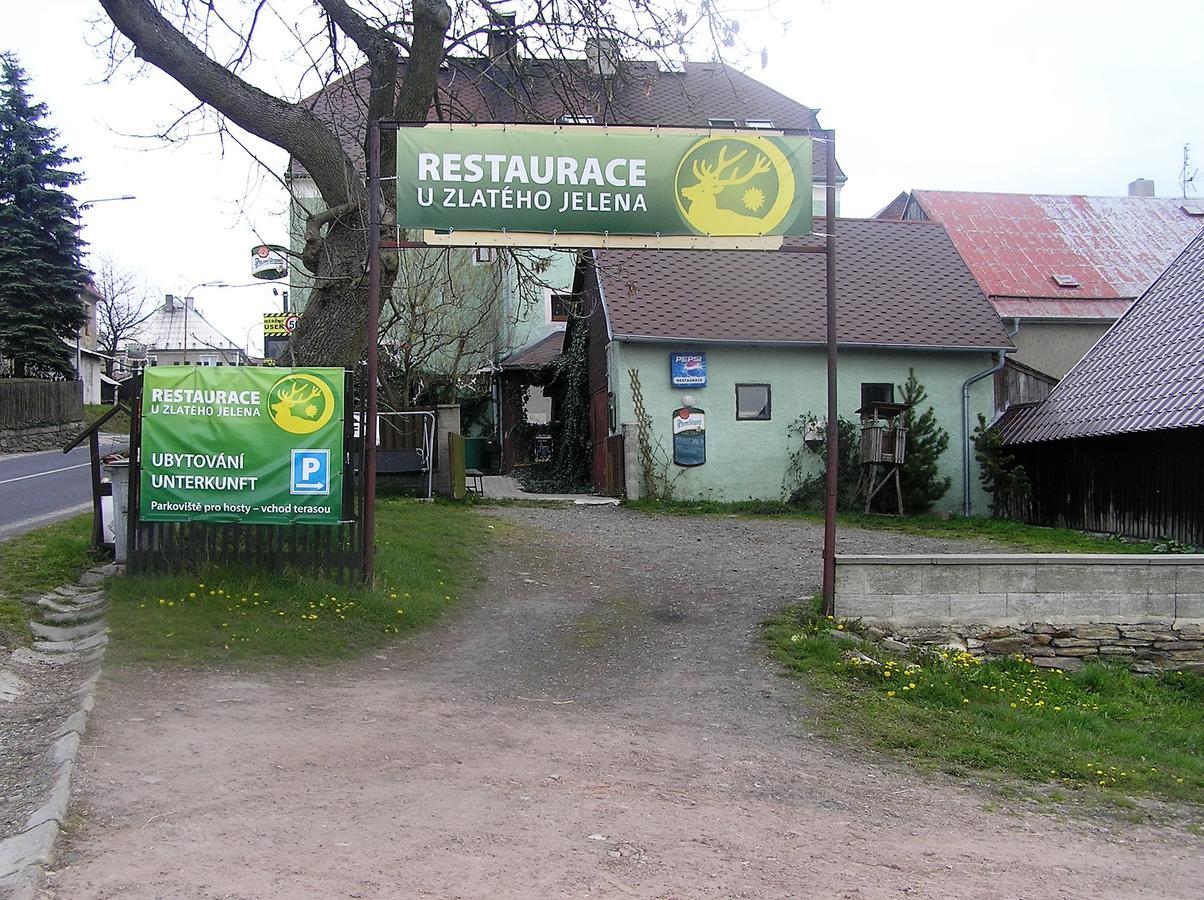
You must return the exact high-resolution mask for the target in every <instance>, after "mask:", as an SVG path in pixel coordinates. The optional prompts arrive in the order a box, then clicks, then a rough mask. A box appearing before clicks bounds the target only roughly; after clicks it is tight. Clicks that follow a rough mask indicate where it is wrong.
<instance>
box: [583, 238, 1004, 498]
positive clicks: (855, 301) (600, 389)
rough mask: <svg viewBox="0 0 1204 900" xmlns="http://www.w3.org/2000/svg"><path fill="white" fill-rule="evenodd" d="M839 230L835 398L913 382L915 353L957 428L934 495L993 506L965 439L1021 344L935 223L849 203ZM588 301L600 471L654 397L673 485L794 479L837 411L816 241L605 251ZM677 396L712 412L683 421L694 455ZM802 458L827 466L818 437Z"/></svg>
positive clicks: (920, 373) (711, 488)
mask: <svg viewBox="0 0 1204 900" xmlns="http://www.w3.org/2000/svg"><path fill="white" fill-rule="evenodd" d="M838 235H839V239H838V247H839V256H838V261H837V297H838V301H837V302H838V321H837V331H838V342H839V356H838V360H839V375H838V382H837V393H838V405H839V411H840V416H841V417H842V418H846V419H850V420H853V421H857V420H858V418H859V415H858V411H859V410H860V409H862V408H863V407H864V406H865V405H866V403H867V402H868V400H884V401H897V400H899V399H901V398H900V390H901V386H902V385H903V383H904V382H905V381H906V380H907V378H908V375H909V373H910V372H913V371H914V373H915V375H916V377H917V378H918V379H919V380H920V382H922V383H923V385H924V386H925V388H926V390H927V393H928V400H927V401H926V404H931V406H932V407H933V410H934V412H935V414H936V417H937V420H938V423H939V424H940V426H941V427H942V428H944V429H945V431H946V432H947V433H948V434H949V437H950V441H949V448H948V450H947V451H946V453H945V454H944V456H943V457H942V459H941V460H940V468H941V472H942V474H943V475H945V476H947V477H948V478H949V479H950V481H951V487H950V490H949V491H948V493H947V494H946V495H945V497H944V498H943V499H942V500H941V501H940V502H939V503H938V505H937V507H936V508H937V509H938V510H944V511H955V510H956V511H961V510H963V509H964V508H965V507H966V506H967V505H968V507H969V510H970V511H971V512H974V513H985V512H986V511H987V502H986V501H987V498H986V497H985V495H984V494H983V492H982V490H981V487H980V486H979V481H978V476H977V470H976V468H974V466H975V464H974V463H973V462H972V461H971V462H970V466H971V468H969V469H968V468H967V466H966V457H967V454H966V453H965V452H964V449H965V448H966V446H967V440H968V437H969V431H970V430H971V429H972V428H973V426H974V424H976V423H977V416H978V414H979V413H982V414H983V415H986V416H988V417H989V416H990V413H991V411H992V409H993V405H994V402H993V396H992V387H991V382H990V379H989V378H987V377H986V375H987V374H989V373H990V371H991V369H992V368H993V367H994V366H996V365H997V364H999V363H1001V362H1002V360H1003V357H1004V354H1005V353H1006V352H1008V351H1010V350H1011V349H1012V344H1011V341H1010V340H1009V338H1008V335H1007V333H1006V331H1005V330H1004V328H1003V326H1002V324H1001V322H1000V320H999V318H998V316H997V315H996V314H995V312H994V310H993V309H992V307H991V305H990V303H989V302H988V301H987V298H986V297H985V296H984V295H983V293H982V291H981V290H980V289H979V288H978V285H977V284H976V283H975V281H974V279H973V277H972V276H971V275H970V272H969V270H968V269H967V268H966V266H965V264H964V263H963V262H962V260H961V258H960V257H959V256H958V254H957V251H956V250H955V249H954V247H953V244H952V242H951V241H950V239H949V236H948V235H947V234H946V232H945V230H944V228H942V227H941V226H940V225H937V224H935V223H923V222H887V221H874V220H841V221H840V224H839V228H838ZM808 240H811V239H808ZM581 302H582V304H583V307H584V308H585V309H586V310H587V311H588V315H589V324H588V355H589V360H590V395H591V402H590V409H591V416H590V421H591V430H592V432H593V435H592V436H593V440H594V446H595V460H594V479H595V483H596V486H598V487H599V488H600V487H601V485H602V484H603V483H605V482H606V480H607V472H606V471H605V466H606V465H607V462H606V459H605V457H604V455H603V454H604V450H603V449H602V448H603V445H604V443H605V439H606V438H607V437H609V436H610V435H613V434H618V433H620V432H621V431H623V426H624V425H627V426H637V427H638V423H639V412H638V409H639V407H642V408H643V410H644V413H645V415H646V416H647V417H648V420H649V421H650V423H651V434H652V441H653V444H654V446H655V447H656V452H657V456H658V460H659V462H658V466H659V467H660V469H661V472H660V473H659V476H658V477H663V478H664V480H665V483H666V484H667V485H668V487H669V488H670V489H671V491H672V494H673V496H674V497H676V498H680V499H714V500H725V501H730V500H746V499H750V498H753V499H779V498H781V497H783V495H784V494H786V493H789V489H790V486H791V485H790V483H789V475H790V473H789V472H788V467H789V463H790V456H791V454H792V453H794V452H795V451H797V450H799V449H800V447H801V443H802V440H803V434H802V428H801V425H802V423H803V422H804V421H805V420H806V419H807V418H808V417H813V418H815V419H818V420H820V421H823V419H824V417H825V415H826V402H827V401H826V392H827V380H826V371H825V365H826V356H825V346H824V345H825V328H826V326H825V322H826V316H825V275H824V259H823V257H822V255H817V254H804V253H750V252H743V253H741V252H730V251H701V252H700V251H651V252H648V251H644V252H641V251H616V250H606V251H596V252H595V253H594V254H593V265H592V266H591V267H590V268H588V269H587V272H586V278H585V282H584V288H583V291H582V299H581ZM683 360H684V361H683ZM976 377H977V380H975V379H976ZM637 382H638V393H639V395H640V396H639V397H638V398H637V396H636V394H637V386H636V385H637ZM967 398H968V404H967V403H966V400H967ZM683 409H686V410H688V411H689V412H688V413H687V416H691V415H694V414H695V413H700V414H701V416H702V418H701V420H698V419H695V420H694V425H693V426H692V427H691V428H690V429H689V430H691V431H693V432H694V434H693V438H694V439H693V441H692V444H693V450H692V452H693V454H694V455H692V456H690V455H688V454H687V456H686V458H684V459H681V458H677V457H678V456H679V454H677V453H676V452H675V435H676V434H677V433H679V432H680V431H681V430H683V429H682V427H681V423H678V424H677V425H675V421H676V419H681V418H683V414H682V410H683ZM967 413H968V422H967V415H966V414H967ZM699 424H701V426H702V427H701V440H698V438H699V437H700V435H699V434H698V428H697V425H699ZM967 424H968V425H969V427H967ZM627 433H628V437H627V439H628V440H630V435H631V430H630V428H629V429H628V430H627ZM970 459H971V460H972V459H973V457H972V456H971V457H970ZM806 460H807V461H806V465H805V467H804V472H803V474H814V473H817V472H818V471H819V469H820V457H819V455H818V454H814V453H813V454H810V455H808V456H806ZM967 475H968V476H969V478H968V479H967V477H966V476H967ZM610 480H611V481H613V478H611V479H610ZM628 487H629V490H630V487H631V486H630V485H629V486H628ZM967 487H968V493H967V491H966V488H967Z"/></svg>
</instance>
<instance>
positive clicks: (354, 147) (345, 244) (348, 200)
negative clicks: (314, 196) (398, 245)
mask: <svg viewBox="0 0 1204 900" xmlns="http://www.w3.org/2000/svg"><path fill="white" fill-rule="evenodd" d="M99 3H100V5H101V7H102V8H103V9H104V12H105V13H106V14H107V17H108V22H110V23H111V24H112V26H115V28H116V31H115V32H112V33H111V34H110V35H109V38H108V41H107V44H106V48H107V53H108V57H109V60H110V63H111V66H112V68H113V69H116V68H117V67H118V66H121V65H123V64H127V63H132V62H133V58H135V57H136V58H138V59H141V60H144V61H145V62H147V63H149V64H151V65H153V66H155V67H156V68H158V69H161V70H162V71H164V72H165V73H167V74H168V75H169V76H170V77H171V78H173V79H174V80H175V81H177V82H179V83H180V84H181V85H183V86H184V87H185V88H186V89H187V90H188V91H189V92H190V93H191V94H192V95H193V96H194V97H195V98H196V99H197V101H198V103H197V106H196V107H194V109H193V110H192V111H190V113H199V114H201V115H204V114H206V113H208V114H209V115H210V116H211V121H212V123H213V125H214V127H215V128H216V129H217V130H218V131H219V133H221V134H222V135H224V136H228V137H229V138H230V139H231V140H233V141H234V142H235V143H237V144H239V145H240V146H245V143H244V142H243V140H242V138H241V137H240V132H245V133H249V134H251V135H254V136H256V137H258V138H261V139H263V140H265V141H267V142H269V143H271V144H274V145H275V146H277V147H280V148H283V149H284V150H286V151H288V153H289V154H290V155H291V156H292V158H293V160H294V162H295V163H296V164H297V165H298V166H300V167H301V168H302V169H303V170H304V172H305V174H307V175H308V176H309V177H310V178H312V180H313V183H314V185H315V186H316V188H317V190H318V192H319V194H320V196H321V203H320V204H319V205H318V207H317V208H314V209H311V210H310V211H309V212H308V214H307V218H306V223H305V240H304V249H303V251H302V253H301V254H300V259H299V262H300V264H301V265H302V266H303V267H304V269H305V270H306V271H308V272H309V273H311V274H312V276H313V281H314V289H313V292H312V294H311V298H310V302H309V305H308V307H307V309H306V315H305V316H304V317H303V318H302V320H301V324H300V327H299V328H298V330H297V332H296V333H295V334H294V336H293V339H292V349H293V353H294V355H295V358H296V359H297V360H298V361H299V362H303V363H309V364H332V365H350V364H353V363H354V362H355V361H357V360H358V359H359V358H361V356H362V354H363V351H364V348H365V346H366V317H365V309H366V305H367V274H366V272H367V264H366V262H367V247H368V239H367V238H368V235H367V227H366V222H367V208H368V187H367V183H366V179H365V176H364V171H363V169H364V166H363V159H364V157H365V155H366V152H367V150H366V123H367V122H369V121H371V120H376V119H395V120H400V121H422V120H426V119H427V118H428V117H429V116H430V115H431V114H432V112H433V114H434V116H435V117H436V118H439V119H456V120H460V121H470V120H473V119H474V118H480V117H481V116H482V115H488V116H492V117H506V118H511V119H528V120H539V119H540V118H542V116H543V115H545V114H546V113H541V112H540V111H539V109H537V108H536V106H537V104H536V103H535V102H534V100H533V99H532V97H531V96H530V94H529V93H528V91H527V90H526V86H525V84H524V81H523V78H521V77H519V78H516V77H515V75H514V71H513V67H512V65H511V63H512V62H513V60H514V59H515V58H517V55H518V54H519V53H520V52H521V53H522V54H523V55H524V56H525V57H526V58H528V59H538V60H553V61H554V60H564V59H568V58H570V57H578V58H579V57H580V55H581V53H582V52H583V50H584V48H585V47H586V46H587V44H588V43H589V42H590V41H594V42H598V41H603V42H605V46H606V47H609V48H613V52H615V53H617V54H622V55H624V56H632V55H635V54H636V53H637V52H643V53H644V55H645V56H648V55H652V56H665V55H666V54H680V53H681V52H683V51H684V48H685V46H686V44H687V42H689V41H691V40H692V39H694V38H695V37H701V38H703V39H705V40H706V41H707V42H708V43H710V44H711V45H712V46H714V47H724V46H731V45H732V44H733V43H734V42H735V40H736V37H735V36H736V33H737V31H738V27H737V24H736V23H735V22H734V21H732V20H730V19H727V18H725V17H724V16H723V15H721V14H720V13H719V12H718V7H717V4H716V3H715V2H713V0H707V2H703V3H696V2H692V0H622V2H613V0H524V2H521V3H519V4H518V5H517V6H516V7H506V9H514V10H516V11H515V12H504V11H503V10H502V8H501V4H500V3H498V2H496V0H454V2H453V5H449V4H448V3H446V2H443V0H312V2H301V0H297V2H294V3H289V2H288V0H241V3H233V2H228V3H223V4H216V3H213V2H209V0H99ZM219 7H220V9H219ZM499 26H501V27H503V28H504V29H505V31H506V32H507V33H508V34H509V35H511V38H510V39H509V40H507V41H502V42H497V41H494V40H491V37H492V36H495V35H496V33H497V30H498V28H499ZM285 41H287V42H288V43H289V46H286V45H285V43H284V42H285ZM594 46H599V44H597V43H595V44H594ZM453 57H454V58H455V59H475V60H476V61H478V62H479V63H480V64H481V65H480V66H478V68H477V69H476V71H477V72H478V73H480V77H479V78H478V79H476V80H475V81H473V82H472V83H471V84H468V85H466V84H465V80H464V79H461V81H460V82H458V83H457V86H455V87H453V86H452V85H450V84H449V82H451V81H453V80H454V79H451V78H444V79H443V81H441V79H440V66H441V64H444V63H445V61H447V60H449V59H451V58H453ZM262 58H267V59H271V60H272V63H273V68H272V70H271V71H270V73H266V74H265V77H263V78H262V79H260V80H261V81H263V82H264V83H270V84H271V85H272V87H273V89H272V90H271V91H269V90H266V89H264V88H263V87H260V86H258V85H257V84H255V83H254V81H253V77H254V75H255V74H257V73H258V72H261V71H263V67H262V65H260V67H259V68H256V61H257V60H259V59H262ZM290 62H291V63H294V64H295V65H296V66H297V67H298V69H299V72H298V74H297V82H296V89H295V90H294V91H292V92H291V93H290V92H288V91H284V90H282V89H281V87H280V85H281V84H283V83H285V80H286V78H287V76H285V75H283V74H282V67H284V66H286V65H287V64H289V63H290ZM253 70H254V71H253ZM579 70H580V67H576V68H575V69H574V68H571V67H561V68H559V69H555V68H553V69H550V70H548V71H546V72H545V73H544V74H543V75H542V77H543V78H544V79H546V83H545V86H546V87H548V89H549V90H551V91H553V93H554V95H555V96H557V97H559V98H560V100H561V102H562V104H563V108H565V109H569V110H572V109H575V108H577V107H578V106H579V105H580V104H581V103H582V102H583V98H587V97H590V98H593V102H594V103H595V104H597V103H598V102H601V104H602V105H603V106H605V104H606V102H607V97H606V96H603V97H602V98H601V100H600V101H599V100H598V97H597V94H598V91H597V85H596V83H590V84H585V83H580V82H578V81H575V78H579V76H576V75H574V73H575V72H577V71H579ZM327 89H329V90H327ZM315 90H316V91H318V93H316V94H313V95H312V96H310V97H309V98H308V99H306V96H307V92H313V91H315ZM332 92H333V93H338V92H342V93H341V95H340V96H341V98H342V100H343V101H345V105H344V106H342V107H340V108H339V110H337V111H336V110H334V109H333V107H329V106H326V107H322V106H321V104H322V103H323V102H325V101H328V100H329V99H330V95H331V93H332ZM482 105H484V108H485V111H484V112H483V111H482ZM190 113H185V115H183V116H181V117H180V118H179V119H178V120H177V121H176V123H174V124H173V126H171V127H169V128H168V129H166V130H165V131H164V132H163V134H164V135H165V136H171V135H172V134H175V133H178V131H177V129H178V128H179V127H182V123H184V122H186V121H187V120H189V119H190V118H191V115H190ZM381 156H382V170H383V171H384V172H386V173H387V172H389V171H390V170H391V166H392V164H393V161H394V157H395V154H394V150H393V147H392V145H391V143H390V142H388V141H385V142H383V146H382V153H381ZM282 183H286V182H284V181H282ZM286 186H287V183H286ZM382 194H383V198H382V199H383V203H384V205H383V215H382V221H383V226H384V229H385V232H386V235H392V234H394V233H395V231H394V229H395V223H396V218H395V215H394V212H393V207H394V188H393V183H392V182H389V181H386V182H385V183H384V186H383V189H382ZM396 278H397V258H396V256H395V255H386V265H385V266H384V267H383V272H382V288H383V289H384V292H385V294H386V295H387V293H388V291H389V290H390V288H391V287H392V285H393V283H394V281H395V279H396Z"/></svg>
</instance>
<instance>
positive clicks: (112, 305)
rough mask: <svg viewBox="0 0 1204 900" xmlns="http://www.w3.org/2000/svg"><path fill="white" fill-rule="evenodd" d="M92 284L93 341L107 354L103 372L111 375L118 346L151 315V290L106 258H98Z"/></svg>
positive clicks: (136, 277) (132, 334) (131, 335)
mask: <svg viewBox="0 0 1204 900" xmlns="http://www.w3.org/2000/svg"><path fill="white" fill-rule="evenodd" d="M93 284H94V286H95V287H96V292H97V293H98V294H99V295H100V297H99V299H98V300H97V301H96V342H97V344H98V345H99V346H100V350H101V352H102V353H104V354H105V355H106V356H107V357H108V359H107V360H106V361H105V374H107V375H108V376H109V377H110V378H111V377H113V357H114V356H116V355H117V348H118V347H120V346H121V344H123V343H124V342H125V341H128V340H130V339H131V338H133V337H134V336H135V335H136V334H137V332H138V326H139V325H141V324H142V323H143V322H145V321H146V320H147V319H149V318H150V317H151V315H152V314H153V313H154V307H153V306H152V307H151V308H149V309H148V308H147V302H148V300H149V299H150V296H151V293H150V290H149V289H148V288H147V286H146V284H145V283H144V282H143V281H142V280H141V279H140V278H139V277H138V275H136V274H135V273H134V272H131V271H129V270H128V269H123V268H121V267H120V266H118V265H117V264H116V263H115V262H114V261H113V260H112V259H111V258H109V257H105V258H103V259H102V260H101V261H100V267H99V268H98V269H97V271H96V275H95V278H94V279H93Z"/></svg>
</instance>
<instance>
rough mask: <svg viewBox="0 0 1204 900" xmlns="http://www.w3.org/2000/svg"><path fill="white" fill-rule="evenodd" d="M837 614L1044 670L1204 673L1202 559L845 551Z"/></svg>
mask: <svg viewBox="0 0 1204 900" xmlns="http://www.w3.org/2000/svg"><path fill="white" fill-rule="evenodd" d="M836 614H837V615H838V616H840V617H842V618H851V619H861V620H862V621H864V622H865V623H867V624H869V625H872V626H874V630H875V631H879V632H881V633H883V634H887V635H893V638H894V639H896V640H900V641H903V642H904V643H909V644H921V645H924V644H927V645H933V644H942V645H944V644H951V645H955V646H959V647H965V648H966V649H968V650H969V651H970V652H971V653H974V654H976V655H986V656H1002V655H1010V654H1013V653H1021V654H1023V655H1024V656H1026V657H1029V658H1031V659H1032V660H1033V662H1034V663H1036V664H1037V665H1039V666H1046V667H1056V668H1063V669H1074V668H1079V667H1081V666H1082V664H1083V661H1084V660H1090V659H1102V660H1107V661H1112V662H1121V663H1125V664H1128V665H1130V666H1131V667H1132V668H1134V669H1136V670H1138V671H1153V670H1155V669H1183V668H1190V669H1201V670H1204V627H1202V626H1204V555H1157V556H1142V555H1126V554H1116V555H1102V554H1100V555H1092V554H964V555H952V554H951V555H942V556H848V555H841V556H838V557H837V560H836Z"/></svg>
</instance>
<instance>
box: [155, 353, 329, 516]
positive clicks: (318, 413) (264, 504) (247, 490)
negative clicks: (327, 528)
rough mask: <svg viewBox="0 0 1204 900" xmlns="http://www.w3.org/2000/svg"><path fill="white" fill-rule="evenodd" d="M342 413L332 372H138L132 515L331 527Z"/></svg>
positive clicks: (170, 369) (187, 368) (217, 369)
mask: <svg viewBox="0 0 1204 900" xmlns="http://www.w3.org/2000/svg"><path fill="white" fill-rule="evenodd" d="M344 408H345V407H344V398H343V370H342V369H329V368H319V369H280V368H258V367H254V366H229V367H225V366H223V367H211V366H161V367H155V368H150V369H147V370H146V371H145V373H144V376H143V385H142V418H141V424H142V447H141V452H140V456H139V459H140V464H141V471H142V475H141V480H140V482H139V489H140V494H139V497H140V499H139V506H138V515H139V518H141V519H142V520H143V521H146V522H242V523H247V524H261V525H289V524H334V523H336V522H338V521H340V519H341V518H342V498H343V419H344Z"/></svg>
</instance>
